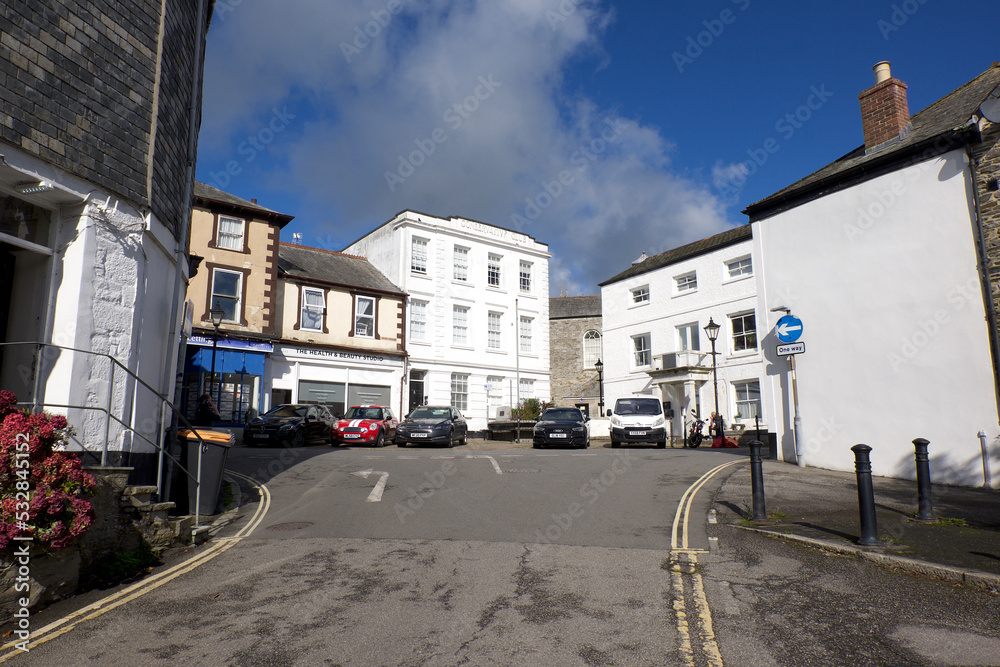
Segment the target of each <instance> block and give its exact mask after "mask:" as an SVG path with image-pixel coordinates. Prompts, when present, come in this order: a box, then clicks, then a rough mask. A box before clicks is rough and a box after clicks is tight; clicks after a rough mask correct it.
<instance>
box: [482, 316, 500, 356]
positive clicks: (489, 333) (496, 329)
mask: <svg viewBox="0 0 1000 667" xmlns="http://www.w3.org/2000/svg"><path fill="white" fill-rule="evenodd" d="M486 349H488V350H502V349H503V313H501V312H499V311H496V310H491V311H489V312H488V313H487V314H486Z"/></svg>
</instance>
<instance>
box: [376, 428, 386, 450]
mask: <svg viewBox="0 0 1000 667" xmlns="http://www.w3.org/2000/svg"><path fill="white" fill-rule="evenodd" d="M375 446H376V447H385V436H384V435H383V434H382V431H381V430H380V431H379V432H378V435H377V436H375Z"/></svg>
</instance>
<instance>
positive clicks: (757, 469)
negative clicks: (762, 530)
mask: <svg viewBox="0 0 1000 667" xmlns="http://www.w3.org/2000/svg"><path fill="white" fill-rule="evenodd" d="M763 444H764V443H762V442H761V441H760V440H751V441H750V489H751V494H752V495H753V516H752V517H751V519H750V520H751V521H767V511H765V509H764V468H763V464H762V463H761V459H760V448H761V447H762V446H763Z"/></svg>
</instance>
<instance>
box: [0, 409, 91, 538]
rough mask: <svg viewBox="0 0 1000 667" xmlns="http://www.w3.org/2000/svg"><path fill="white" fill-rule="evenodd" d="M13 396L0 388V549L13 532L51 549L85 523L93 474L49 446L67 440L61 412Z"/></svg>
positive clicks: (83, 529) (69, 454) (87, 523)
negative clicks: (21, 405)
mask: <svg viewBox="0 0 1000 667" xmlns="http://www.w3.org/2000/svg"><path fill="white" fill-rule="evenodd" d="M16 402H17V396H15V395H14V394H13V393H12V392H9V391H0V499H2V500H0V553H4V552H7V553H9V552H11V551H12V550H13V548H14V546H15V544H16V543H15V542H14V539H13V538H15V537H18V536H30V537H31V538H32V541H33V542H34V543H35V544H41V545H42V546H44V547H46V548H48V549H51V550H53V551H56V550H59V549H62V548H63V547H66V546H68V545H69V544H71V543H72V542H73V540H74V539H75V538H77V537H80V536H81V535H83V534H84V533H86V532H87V529H88V528H90V524H91V522H93V520H94V510H93V508H92V507H91V506H90V501H89V500H87V498H89V497H90V495H91V493H92V489H93V488H94V485H95V482H94V478H93V477H92V476H91V475H90V473H88V472H86V471H85V470H84V469H83V466H82V465H81V463H80V459H79V457H77V456H76V454H73V453H72V452H62V451H55V449H54V447H56V446H58V445H64V444H65V442H66V434H67V432H68V431H67V425H66V418H65V417H63V416H61V415H49V414H44V413H43V414H37V415H34V414H30V413H28V412H27V411H22V410H20V409H18V408H17V406H16V405H15V404H16ZM18 454H20V455H21V456H20V457H19V456H18ZM25 454H27V456H25ZM25 461H27V463H25Z"/></svg>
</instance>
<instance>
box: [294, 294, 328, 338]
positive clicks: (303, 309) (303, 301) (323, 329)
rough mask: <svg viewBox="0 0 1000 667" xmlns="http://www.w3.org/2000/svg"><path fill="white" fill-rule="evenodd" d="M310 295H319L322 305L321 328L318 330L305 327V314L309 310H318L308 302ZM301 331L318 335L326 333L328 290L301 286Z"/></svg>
mask: <svg viewBox="0 0 1000 667" xmlns="http://www.w3.org/2000/svg"><path fill="white" fill-rule="evenodd" d="M309 293H318V294H319V297H320V301H321V302H322V305H321V306H319V308H318V311H319V326H318V327H317V328H315V329H314V328H311V327H307V326H306V325H305V321H306V318H305V314H306V311H307V310H311V311H315V310H317V308H316V307H315V306H310V304H308V303H306V302H307V297H306V295H307V294H309ZM298 329H299V330H300V331H315V332H317V333H326V332H327V329H326V290H324V289H320V288H319V287H308V286H306V285H301V286H299V326H298Z"/></svg>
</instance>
